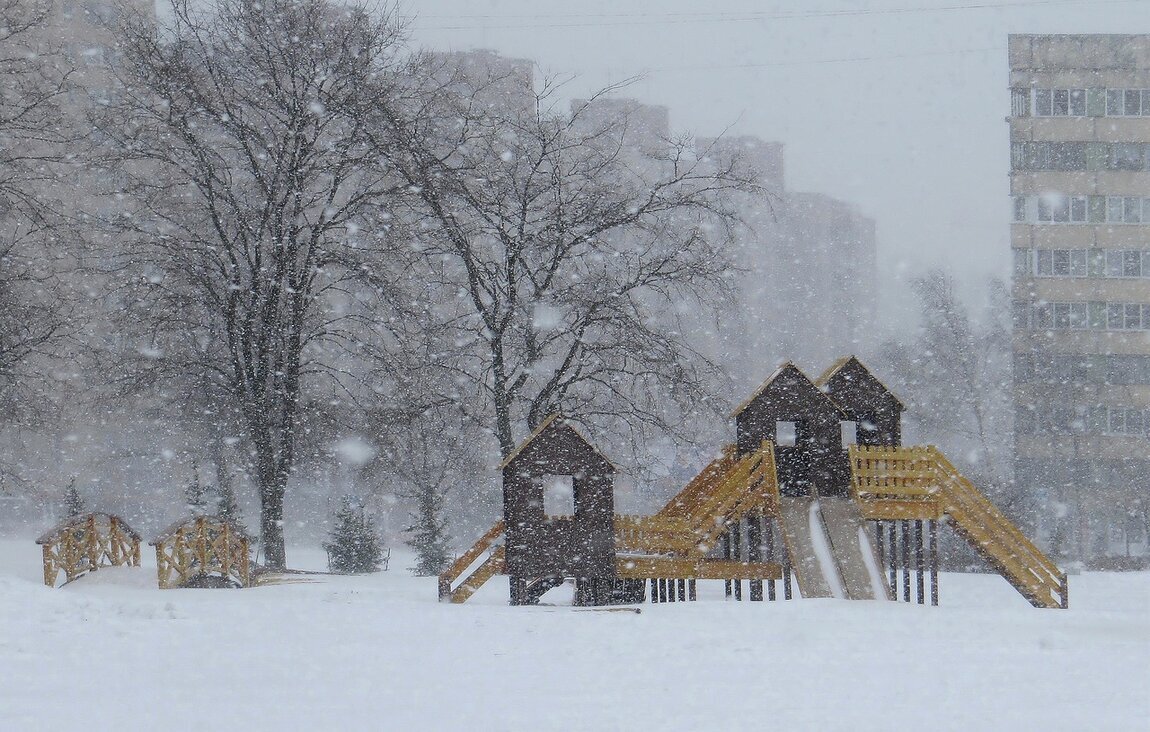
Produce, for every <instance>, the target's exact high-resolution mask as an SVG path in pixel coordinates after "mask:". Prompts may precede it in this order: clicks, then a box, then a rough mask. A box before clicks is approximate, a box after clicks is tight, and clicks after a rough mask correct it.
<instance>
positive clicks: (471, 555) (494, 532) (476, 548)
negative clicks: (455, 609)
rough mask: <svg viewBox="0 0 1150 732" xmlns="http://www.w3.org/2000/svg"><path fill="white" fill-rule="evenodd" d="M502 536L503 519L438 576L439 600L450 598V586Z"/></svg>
mask: <svg viewBox="0 0 1150 732" xmlns="http://www.w3.org/2000/svg"><path fill="white" fill-rule="evenodd" d="M502 535H503V519H499V520H498V521H496V522H495V524H494V525H493V526H492V527H491V528H490V529H488V530H487V533H485V534H484V535H483V536H481V537H479V539H478V541H476V542H475V543H474V544H472V545H471V548H470V549H468V550H467V551H465V552H464V553H463V554H461V555H460V556H459V558H458V559H456V560H455V561H454V562H453V563H452V564H451V566H450V567H448V568H447V569H446V570H444V571H443V572H441V573H440V574H439V599H440V600H446V599H448V598H450V597H451V584H452V583H453V582H455V580H457V579H459V577H460V576H461V575H462V574H463V573H464V572H466V571H467V568H468V567H470V566H471V565H472V564H473V563H474V562H475V560H476V559H478V558H479V556H480V555H481V554H483V552H485V551H487V549H488V548H489V547H490V546H491V545H492V544H493V543H495V540H496V539H498V538H499V537H500V536H502Z"/></svg>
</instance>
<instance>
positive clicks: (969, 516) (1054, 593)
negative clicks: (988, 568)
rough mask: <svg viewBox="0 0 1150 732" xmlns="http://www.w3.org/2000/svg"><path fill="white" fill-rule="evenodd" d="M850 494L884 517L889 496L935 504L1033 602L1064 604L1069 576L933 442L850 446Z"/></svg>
mask: <svg viewBox="0 0 1150 732" xmlns="http://www.w3.org/2000/svg"><path fill="white" fill-rule="evenodd" d="M850 462H851V472H852V480H851V483H852V486H851V490H852V494H853V495H854V497H855V498H856V499H857V500H859V501H860V502H865V503H866V504H867V506H868V510H869V516H870V517H871V518H881V517H882V512H881V508H880V507H881V506H882V505H883V503H884V500H889V501H890V502H891V505H892V517H891V518H892V519H893V520H898V519H899V518H901V517H898V516H894V515H893V513H894V511H893V509H894V507H895V505H896V502H897V505H898V507H899V508H900V510H903V509H905V507H906V506H907V505H909V503H911V502H914V501H922V502H937V504H938V507H939V509H941V511H940V513H941V514H943V515H945V516H948V517H949V518H950V520H951V523H952V524H954V525H955V528H956V529H959V530H960V533H961V534H963V535H964V536H965V537H966V538H967V539H968V541H970V542H971V543H972V544H973V545H974V546H975V548H976V549H977V550H978V551H979V553H980V554H983V556H985V557H986V558H987V559H989V560H990V561H991V562H992V563H993V564H994V565H995V566H996V568H998V569H999V571H1000V573H1002V574H1003V576H1004V577H1006V579H1007V580H1009V581H1010V582H1011V584H1013V585H1014V586H1015V587H1016V588H1017V589H1018V590H1019V591H1020V592H1022V593H1023V595H1025V596H1026V597H1027V599H1029V600H1030V601H1031V603H1032V604H1035V605H1039V606H1042V607H1057V606H1061V607H1065V606H1066V596H1067V589H1066V575H1065V574H1064V573H1062V572H1061V571H1060V570H1059V569H1058V567H1057V566H1056V565H1055V564H1054V562H1052V561H1051V560H1050V559H1049V557H1047V556H1046V555H1045V554H1043V553H1042V552H1041V551H1040V550H1039V549H1038V548H1037V547H1036V546H1035V545H1034V544H1033V543H1032V542H1031V541H1030V540H1029V539H1028V538H1027V537H1026V536H1025V535H1024V534H1023V533H1022V532H1021V531H1020V530H1019V529H1018V527H1017V526H1015V525H1014V523H1013V522H1011V521H1010V520H1009V519H1008V518H1007V517H1006V516H1005V515H1004V514H1003V513H1002V512H1001V511H999V510H998V508H997V507H996V506H995V505H994V504H993V503H991V502H990V501H989V500H988V499H987V498H986V496H984V495H983V494H982V492H981V491H979V490H978V489H977V488H976V487H975V486H974V484H973V483H971V482H970V481H969V480H968V479H967V478H966V477H965V476H964V475H962V474H961V473H960V472H959V471H958V469H957V468H955V467H954V465H953V464H951V462H950V461H949V460H947V458H946V456H945V455H943V454H942V452H941V451H940V450H939V449H938V448H937V447H934V446H933V445H928V446H924V447H893V448H892V447H866V446H851V448H850Z"/></svg>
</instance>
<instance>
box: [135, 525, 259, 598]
mask: <svg viewBox="0 0 1150 732" xmlns="http://www.w3.org/2000/svg"><path fill="white" fill-rule="evenodd" d="M149 544H151V545H152V546H154V547H156V575H157V578H158V579H159V582H160V588H161V589H169V588H172V587H187V586H190V585H195V584H197V583H201V582H202V583H205V584H204V585H202V586H211V585H209V584H208V583H210V582H212V580H213V578H215V579H216V580H217V581H218V580H224V581H228V580H230V581H232V582H235V583H236V584H238V585H239V586H240V587H251V586H252V572H251V559H250V558H249V556H248V555H249V551H250V548H251V540H250V539H249V538H248V536H247V534H245V533H244V532H243V531H242V530H240V529H239V528H238V527H236V526H235V525H234V524H232V523H231V522H229V521H227V520H226V519H222V518H220V517H219V516H193V517H191V518H187V519H184V520H182V521H178V522H176V523H174V524H172V525H171V526H169V527H168V528H167V529H165V530H164V531H163V532H162V533H161V534H160V535H159V536H157V537H156V538H155V539H153V540H152V541H150V542H149Z"/></svg>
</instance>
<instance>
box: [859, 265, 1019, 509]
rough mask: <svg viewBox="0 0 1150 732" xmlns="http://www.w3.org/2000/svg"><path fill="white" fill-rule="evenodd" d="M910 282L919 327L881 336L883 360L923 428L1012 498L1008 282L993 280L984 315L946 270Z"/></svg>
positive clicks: (999, 495) (992, 486)
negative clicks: (902, 337) (902, 336)
mask: <svg viewBox="0 0 1150 732" xmlns="http://www.w3.org/2000/svg"><path fill="white" fill-rule="evenodd" d="M913 288H914V292H915V295H917V297H918V300H919V304H920V306H921V310H920V323H919V329H918V332H917V335H916V336H915V337H914V338H913V339H911V340H910V341H909V342H904V343H898V342H893V341H892V342H888V343H886V344H884V346H883V349H882V351H883V354H882V361H885V363H886V366H887V368H888V369H889V370H890V372H891V373H892V375H893V379H892V380H893V381H895V382H896V383H897V384H898V390H899V392H900V393H901V394H902V395H903V396H904V397H905V399H906V401H907V406H908V415H907V416H908V417H910V419H911V420H913V421H914V422H915V423H916V425H917V427H918V429H919V430H921V432H922V433H923V436H924V437H926V438H928V439H930V440H932V441H934V442H937V443H938V444H940V445H942V446H943V447H945V448H949V449H950V451H951V452H952V453H954V454H956V455H958V456H959V458H958V461H959V462H960V463H962V464H963V465H964V466H965V467H966V469H967V470H970V471H971V472H972V473H973V474H974V477H975V478H976V480H978V481H979V482H980V483H982V484H983V485H984V486H985V487H987V488H988V489H989V491H990V492H991V494H992V495H993V496H994V497H995V498H997V499H998V500H1003V501H1006V502H1007V503H1008V504H1009V503H1011V502H1013V501H1014V500H1015V499H1016V496H1015V495H1013V493H1012V492H1011V491H1010V490H1009V486H1010V478H1011V476H1012V474H1013V467H1012V466H1011V454H1012V453H1011V451H1012V449H1013V441H1012V439H1011V435H1012V432H1011V430H1012V425H1011V410H1010V406H1009V405H1010V403H1011V397H1010V388H1011V381H1010V340H1009V338H1010V327H1009V325H1008V323H1007V322H1006V320H1005V319H1006V318H1008V317H1009V313H1010V307H1009V303H1010V296H1009V292H1008V290H1007V288H1006V285H1005V283H1003V282H1002V281H1001V280H998V279H994V280H991V281H990V283H989V295H990V305H989V307H988V308H987V312H986V315H985V317H984V318H983V319H982V321H981V322H975V321H973V320H972V319H971V317H970V314H969V310H968V307H967V305H966V304H965V303H963V302H962V299H961V298H960V297H959V295H958V293H957V292H956V286H955V282H954V278H953V277H952V276H951V275H950V274H949V273H948V272H946V271H943V270H937V269H936V270H932V271H930V272H928V273H927V274H925V275H923V276H921V277H919V278H917V279H915V280H914V282H913ZM1012 508H1018V507H1017V506H1013V507H1012Z"/></svg>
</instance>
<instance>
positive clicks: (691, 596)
mask: <svg viewBox="0 0 1150 732" xmlns="http://www.w3.org/2000/svg"><path fill="white" fill-rule="evenodd" d="M687 599H688V600H690V601H691V602H695V601H696V600H698V599H699V595H698V590H697V588H696V586H695V580H693V579H690V580H687Z"/></svg>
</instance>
